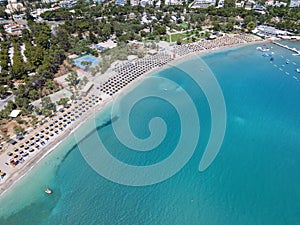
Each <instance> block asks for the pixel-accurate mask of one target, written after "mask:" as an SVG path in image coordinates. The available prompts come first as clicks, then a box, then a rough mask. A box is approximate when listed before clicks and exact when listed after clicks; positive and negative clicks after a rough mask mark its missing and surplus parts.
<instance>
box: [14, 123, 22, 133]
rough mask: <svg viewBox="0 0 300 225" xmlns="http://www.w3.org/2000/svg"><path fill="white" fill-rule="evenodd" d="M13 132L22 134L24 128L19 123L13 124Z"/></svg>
mask: <svg viewBox="0 0 300 225" xmlns="http://www.w3.org/2000/svg"><path fill="white" fill-rule="evenodd" d="M14 132H15V134H24V132H25V129H24V128H23V127H21V126H20V125H16V126H14Z"/></svg>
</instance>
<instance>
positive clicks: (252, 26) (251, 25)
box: [247, 21, 256, 31]
mask: <svg viewBox="0 0 300 225" xmlns="http://www.w3.org/2000/svg"><path fill="white" fill-rule="evenodd" d="M255 26H256V25H255V23H254V22H253V21H250V22H249V23H248V24H247V30H248V31H252V30H253V29H254V28H255Z"/></svg>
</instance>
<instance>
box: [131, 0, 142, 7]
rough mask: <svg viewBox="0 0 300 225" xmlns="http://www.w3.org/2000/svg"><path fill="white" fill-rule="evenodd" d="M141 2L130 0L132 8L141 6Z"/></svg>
mask: <svg viewBox="0 0 300 225" xmlns="http://www.w3.org/2000/svg"><path fill="white" fill-rule="evenodd" d="M139 3H140V1H139V0H130V5H131V6H137V5H139Z"/></svg>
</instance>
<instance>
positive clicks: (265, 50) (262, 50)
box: [256, 46, 270, 52]
mask: <svg viewBox="0 0 300 225" xmlns="http://www.w3.org/2000/svg"><path fill="white" fill-rule="evenodd" d="M256 50H258V51H261V52H267V51H269V50H270V49H268V48H264V47H260V46H258V47H257V48H256Z"/></svg>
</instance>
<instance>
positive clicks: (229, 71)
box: [0, 43, 300, 225]
mask: <svg viewBox="0 0 300 225" xmlns="http://www.w3.org/2000/svg"><path fill="white" fill-rule="evenodd" d="M297 44H298V46H299V43H293V45H297ZM272 47H273V48H272V49H271V50H270V51H273V52H274V55H273V57H274V61H273V62H272V63H270V58H269V57H263V56H262V53H261V52H258V51H256V50H255V48H256V46H247V47H243V48H237V49H231V50H225V51H221V52H217V53H212V54H208V55H206V56H202V58H203V60H204V61H205V63H206V64H207V65H208V66H209V67H210V69H211V70H212V72H213V73H214V74H215V77H216V78H217V80H218V82H219V84H220V86H221V88H222V90H223V94H224V98H225V101H226V108H227V129H226V134H225V138H224V142H223V145H222V148H221V150H220V153H219V154H218V156H217V158H216V159H215V161H214V162H213V163H212V165H211V166H210V167H209V168H208V169H207V170H205V171H204V172H199V171H198V164H199V161H200V159H201V157H202V154H203V151H204V148H205V145H206V143H207V141H208V138H209V135H210V122H211V118H210V111H209V107H208V103H207V100H206V98H205V95H204V93H203V92H201V90H199V88H197V87H196V86H195V85H193V83H191V82H190V80H189V79H186V78H185V77H183V76H182V71H181V70H180V68H183V67H189V66H191V65H189V61H187V62H185V63H182V64H180V65H178V66H177V67H176V68H170V69H167V70H164V71H161V72H159V73H158V74H155V76H161V77H167V78H169V79H172V80H174V81H176V82H178V83H179V84H180V86H181V87H183V88H185V89H186V90H187V91H188V93H189V94H190V96H192V99H193V101H194V103H195V106H196V107H197V110H198V113H199V118H200V120H201V135H200V139H199V144H198V147H197V149H196V151H195V153H194V155H193V157H192V158H191V160H190V161H189V162H188V163H187V164H186V166H185V167H184V168H183V169H182V170H180V172H179V173H177V174H176V175H175V176H173V177H171V178H170V179H168V180H166V181H164V182H162V183H159V184H156V185H152V186H146V187H129V186H123V185H119V184H116V183H113V182H111V181H108V180H106V179H105V178H103V177H101V176H100V175H98V174H97V173H96V172H95V171H94V170H92V169H91V168H90V167H89V166H88V164H87V163H86V162H85V160H84V159H83V157H82V155H81V154H80V151H79V149H78V146H76V145H75V143H76V142H77V141H78V137H79V136H84V134H86V133H87V130H91V127H93V124H94V121H90V123H88V124H86V125H85V126H83V127H82V128H81V130H80V131H79V133H78V134H77V136H76V137H77V138H75V137H74V136H70V137H69V138H68V140H67V141H66V142H65V143H64V144H63V145H62V146H60V147H59V148H58V149H57V150H56V151H55V152H53V153H52V154H51V155H49V156H48V157H47V159H45V160H43V161H42V162H41V163H40V164H39V165H38V167H36V168H35V169H34V170H33V171H32V173H30V174H29V175H28V176H27V177H26V178H25V179H23V180H22V181H20V182H19V183H18V184H17V186H16V187H15V189H14V190H13V192H8V193H7V194H6V195H4V196H2V197H1V200H0V224H1V225H14V224H64V225H67V224H105V225H107V224H139V225H140V224H164V225H168V224H178V225H181V224H218V225H219V224H233V225H234V224H236V225H240V224H251V225H253V224H278V225H281V224H300V211H299V209H300V180H299V172H300V164H299V160H300V151H299V149H300V139H299V132H300V130H299V129H300V128H299V127H300V117H299V110H300V103H299V97H300V82H298V81H297V80H296V79H295V78H293V76H295V77H299V79H300V74H297V73H296V72H295V68H297V67H300V66H299V65H300V58H299V57H293V56H292V55H291V52H289V51H286V50H283V49H281V48H279V47H277V46H274V45H272ZM295 47H297V46H295ZM297 48H298V49H299V48H300V46H299V47H297ZM286 58H288V59H289V61H290V63H289V64H286ZM292 62H295V64H296V65H294V64H293V63H292ZM275 65H276V66H275ZM201 66H202V67H203V68H205V65H201ZM286 72H288V73H289V75H287V74H286ZM154 88H157V89H158V90H160V89H164V88H166V86H165V85H164V84H163V83H161V84H158V87H154ZM167 88H168V90H171V91H172V90H173V89H174V90H175V89H176V87H167ZM123 104H126V102H125V103H123ZM121 105H122V104H121ZM121 108H122V107H121ZM109 113H110V108H109V107H108V108H107V109H106V110H105V111H103V112H102V113H100V114H99V115H97V117H96V120H95V121H96V124H97V126H98V129H97V132H98V135H99V136H100V137H101V138H102V139H103V140H104V143H105V144H106V146H107V148H109V149H110V152H111V154H112V155H114V156H115V157H117V158H118V159H120V160H122V161H124V162H127V163H130V164H137V165H147V164H152V163H155V162H158V161H160V160H162V159H164V158H166V157H167V156H169V155H170V154H171V151H172V149H173V148H174V146H175V145H176V142H177V141H178V137H179V134H180V127H179V125H178V124H179V118H178V114H177V113H176V110H174V109H173V108H172V106H170V105H169V104H167V103H166V102H164V101H162V100H160V99H157V98H148V99H145V100H144V101H143V102H139V103H138V104H137V105H136V107H135V108H133V111H132V115H131V117H132V118H133V121H132V124H131V125H132V129H133V132H134V133H135V134H136V135H137V136H139V137H141V138H144V137H147V136H148V135H149V130H148V129H147V126H148V122H149V119H150V118H153V117H154V116H158V115H159V116H161V117H163V118H164V120H165V122H166V124H167V125H168V129H169V130H171V131H172V132H168V134H167V136H166V139H165V141H164V142H163V143H162V144H161V145H160V146H158V147H157V148H156V149H155V151H151V152H149V153H145V154H137V153H136V152H133V151H131V150H129V149H127V148H126V147H124V146H122V145H121V144H120V142H118V140H117V139H116V138H115V136H114V135H113V130H112V126H111V123H110V120H109ZM94 136H95V135H89V136H88V137H86V138H85V139H84V140H83V142H84V143H86V145H87V146H89V144H90V143H93V142H95V139H94ZM46 187H50V188H51V189H53V191H54V194H53V195H51V196H48V195H46V194H44V192H43V191H44V189H45V188H46Z"/></svg>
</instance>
